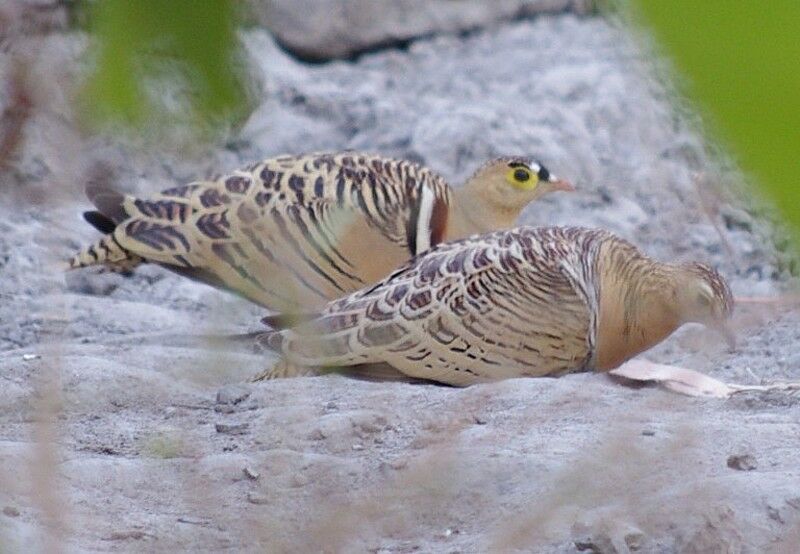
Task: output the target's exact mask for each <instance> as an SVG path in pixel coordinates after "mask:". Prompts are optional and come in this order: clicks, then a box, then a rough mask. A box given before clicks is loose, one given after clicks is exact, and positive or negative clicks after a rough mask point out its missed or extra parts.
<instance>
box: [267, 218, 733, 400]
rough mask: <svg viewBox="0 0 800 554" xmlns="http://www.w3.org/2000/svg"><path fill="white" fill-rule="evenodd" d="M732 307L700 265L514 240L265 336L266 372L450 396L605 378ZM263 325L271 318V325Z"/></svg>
mask: <svg viewBox="0 0 800 554" xmlns="http://www.w3.org/2000/svg"><path fill="white" fill-rule="evenodd" d="M732 309H733V300H732V297H731V294H730V290H729V288H728V285H727V283H726V282H725V280H724V279H723V278H722V277H721V276H720V275H719V274H718V273H717V272H716V271H714V270H712V269H710V268H708V267H707V266H704V265H702V264H666V263H661V262H657V261H654V260H652V259H650V258H648V257H646V256H645V255H644V254H642V253H641V252H640V251H639V250H638V249H637V248H636V247H635V246H633V245H632V244H630V243H628V242H626V241H624V240H622V239H620V238H618V237H616V236H614V235H613V234H611V233H609V232H606V231H602V230H596V229H595V230H590V229H582V228H561V227H542V228H532V227H521V228H518V229H513V230H509V231H498V232H494V233H490V234H487V235H483V236H478V237H472V238H469V239H465V240H461V241H456V242H452V243H445V244H441V245H439V246H438V247H436V248H434V249H432V250H430V251H428V252H426V253H424V254H422V255H420V256H418V257H417V258H415V259H414V260H412V261H410V262H409V263H408V264H407V265H405V266H404V267H402V268H400V269H398V270H397V271H396V272H394V273H393V274H392V275H391V276H389V277H387V278H386V279H384V280H382V281H381V282H379V283H378V284H376V285H374V286H372V287H368V288H365V289H363V290H361V291H358V292H356V293H353V294H351V295H349V296H346V297H344V298H342V299H340V300H337V301H335V302H331V303H330V304H328V306H327V307H326V308H325V309H324V310H323V311H322V312H321V313H320V314H319V315H318V316H316V317H314V318H312V319H310V320H307V321H305V322H301V323H298V324H297V325H295V326H294V327H292V328H290V329H286V330H283V331H276V332H273V333H268V334H265V335H264V336H263V337H262V339H261V342H262V343H264V344H266V345H267V346H269V347H270V348H273V349H275V350H277V351H279V352H280V353H281V354H282V356H283V360H282V361H281V362H280V363H279V364H278V366H277V369H276V372H275V373H274V374H273V373H272V372H267V373H266V374H263V375H262V376H260V377H262V378H263V377H274V376H284V375H291V374H293V373H305V372H307V371H308V370H309V369H314V368H316V369H319V368H328V367H351V366H359V365H362V364H380V363H385V364H388V365H390V366H391V367H393V368H395V369H396V370H398V371H400V372H401V373H403V374H404V375H406V376H409V377H413V378H420V379H429V380H434V381H439V382H442V383H448V384H451V385H469V384H472V383H477V382H481V381H489V380H494V379H501V378H508V377H521V376H530V377H534V376H545V375H551V376H553V375H561V374H564V373H569V372H575V371H585V370H608V369H611V368H613V367H616V366H618V365H619V364H621V363H622V362H624V361H625V360H628V359H630V358H631V357H633V356H635V355H636V354H638V353H640V352H642V351H644V350H646V349H648V348H650V347H652V346H653V345H655V344H656V343H658V342H659V341H661V340H663V339H664V338H665V337H666V336H668V335H669V334H670V333H672V332H673V331H674V330H675V329H677V328H678V327H679V326H681V325H682V324H684V323H687V322H699V323H703V324H705V325H709V326H712V327H715V328H717V329H720V330H724V329H725V322H726V321H727V319H728V317H729V316H730V314H731V311H732ZM271 321H272V322H274V319H273V320H271Z"/></svg>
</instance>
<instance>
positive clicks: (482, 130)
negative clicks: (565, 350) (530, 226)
mask: <svg viewBox="0 0 800 554" xmlns="http://www.w3.org/2000/svg"><path fill="white" fill-rule="evenodd" d="M243 40H244V43H245V45H246V47H247V50H248V52H249V54H250V57H251V60H252V68H251V73H252V75H253V77H254V79H256V80H258V81H259V82H260V83H261V84H262V85H263V87H262V88H263V98H262V99H261V101H260V104H259V106H258V107H257V108H256V110H255V111H254V112H253V114H252V115H251V117H250V119H249V120H248V121H247V122H246V124H245V125H244V127H243V129H242V130H241V131H240V132H239V133H237V134H234V135H233V136H231V137H230V138H229V140H228V141H227V142H226V143H225V144H224V145H219V146H218V147H217V146H215V147H199V146H195V147H194V148H187V147H186V146H185V143H181V145H171V144H167V145H164V144H159V145H157V146H153V145H150V144H149V141H148V138H147V137H138V138H136V139H135V140H133V139H131V140H125V139H121V138H114V137H87V136H86V135H85V134H83V133H82V132H81V130H80V128H79V126H78V125H77V124H76V122H75V119H74V116H73V115H72V113H71V111H70V110H69V109H68V103H67V102H66V98H68V97H69V92H70V91H71V90H74V88H75V86H76V82H75V79H74V76H75V75H78V74H80V71H81V67H82V66H81V64H80V63H78V62H77V61H76V60H77V59H78V57H79V55H80V52H81V51H82V50H83V48H85V45H86V41H85V40H84V37H81V36H72V35H52V36H50V37H46V38H44V39H41V40H39V39H37V41H36V42H34V43H32V45H31V47H32V48H33V47H34V46H35V52H37V53H38V56H39V57H38V58H36V57H34V59H33V61H32V62H31V65H30V67H31V71H32V73H33V75H32V76H33V77H34V78H35V79H36V81H35V82H36V83H37V87H36V91H37V98H38V99H39V100H38V102H39V103H40V106H41V107H42V109H41V110H39V111H37V112H36V116H35V117H34V118H33V119H32V120H31V121H30V123H29V126H28V127H27V129H26V134H25V142H24V145H23V149H22V151H21V152H20V154H19V157H18V158H17V159H15V160H14V163H13V166H12V169H11V170H10V171H8V172H6V173H4V174H3V177H2V181H0V182H1V183H2V187H3V188H4V190H3V191H2V197H0V550H3V551H9V552H22V551H32V550H33V551H35V550H39V551H48V548H49V546H48V545H53V544H56V545H61V546H63V548H64V549H65V550H67V551H72V552H142V551H159V552H163V551H193V552H218V551H221V550H226V549H227V550H230V551H241V552H303V551H327V552H362V551H371V552H456V551H458V552H514V551H518V552H530V551H537V552H552V553H555V552H558V553H562V552H570V553H574V552H579V551H580V552H587V551H592V550H593V551H595V552H626V551H637V552H659V553H671V552H709V551H720V552H723V551H725V552H727V551H730V552H766V551H774V552H796V551H797V549H796V545H797V544H798V543H797V541H798V539H799V538H800V527H798V525H800V471H799V470H798V462H797V452H798V448H800V445H798V440H797V437H798V436H799V435H798V433H800V398H797V397H795V396H789V395H783V394H778V393H770V394H767V395H752V394H750V395H741V396H736V397H734V398H732V399H730V400H726V401H719V400H705V399H692V398H685V397H681V396H677V395H674V394H671V393H668V392H665V391H662V390H659V389H656V388H651V387H643V388H638V389H633V388H628V387H625V386H622V385H621V384H619V383H616V382H614V381H612V380H610V379H609V378H608V377H606V376H601V375H575V376H569V377H565V378H562V379H530V380H514V381H507V382H501V383H494V384H489V385H481V386H474V387H470V388H467V389H454V388H447V387H439V386H431V385H409V384H400V383H368V382H362V381H356V380H352V379H345V378H343V377H341V376H328V377H316V378H304V379H295V380H287V381H275V382H268V383H262V384H259V385H252V384H248V383H246V380H247V378H248V377H249V376H250V375H252V374H254V373H256V372H258V371H260V370H262V369H263V368H264V367H265V366H266V365H267V364H269V363H271V362H272V360H271V359H269V357H268V356H265V355H260V354H255V353H253V352H252V351H251V349H250V348H249V346H248V345H247V344H244V345H242V344H239V345H227V346H223V345H220V344H219V343H218V342H208V341H206V340H205V339H204V338H203V336H204V335H219V334H223V333H235V332H243V331H248V330H253V329H257V328H259V322H258V321H259V317H260V316H262V315H263V312H262V310H259V309H257V308H255V307H253V306H250V305H248V304H247V303H245V302H243V301H241V300H239V299H236V298H233V297H231V296H230V295H227V294H225V293H221V292H217V291H214V290H212V289H210V288H208V287H206V286H203V285H199V284H196V283H192V282H189V281H187V280H184V279H181V278H179V277H177V276H175V275H172V274H170V273H168V272H166V271H162V270H159V269H157V268H143V269H142V270H140V271H137V272H136V274H135V275H134V276H133V277H130V278H123V277H120V276H100V277H98V276H93V275H92V274H91V272H88V273H87V274H84V275H70V276H69V277H66V278H65V277H64V275H63V274H62V273H61V271H60V266H58V262H59V261H61V260H62V259H63V258H65V257H66V256H67V255H68V254H70V253H71V252H72V250H73V249H74V248H76V247H77V246H78V245H80V244H82V243H85V242H86V241H88V240H91V239H92V238H93V237H96V236H97V234H96V233H95V232H94V230H92V229H91V228H90V227H89V226H88V225H86V224H85V223H84V222H83V221H82V220H81V218H80V212H81V211H82V210H83V209H86V208H87V207H88V203H87V201H86V200H85V198H84V197H83V193H82V187H83V182H84V181H83V180H84V179H85V177H86V168H88V167H89V166H91V163H92V162H93V161H94V160H100V161H103V162H106V163H108V164H109V165H111V166H112V167H114V168H115V170H116V172H117V179H118V180H117V184H118V186H119V187H120V188H121V189H123V190H129V191H136V192H140V193H144V192H148V191H154V190H158V189H161V188H165V187H167V186H171V185H173V184H176V183H180V182H186V181H189V180H192V179H196V178H200V177H203V176H205V175H207V174H210V173H212V172H215V171H221V170H229V169H233V168H234V167H236V166H238V165H244V164H248V163H250V162H252V161H253V160H256V159H258V158H261V157H266V156H272V155H276V154H279V153H282V152H286V151H289V152H304V151H309V150H313V149H319V148H330V149H343V148H356V149H365V150H369V151H378V152H383V153H385V154H389V155H395V156H402V157H409V158H413V159H417V160H420V161H423V162H425V163H426V164H428V165H430V166H431V167H433V168H435V169H436V170H438V171H440V172H441V173H442V174H443V175H445V176H446V177H447V178H448V179H451V180H452V181H453V182H454V183H458V182H460V181H461V180H463V179H464V178H465V177H467V176H468V175H469V174H470V172H472V171H474V169H475V168H476V167H477V166H478V165H480V164H481V163H483V161H484V158H485V157H487V156H492V155H500V154H533V155H536V156H538V157H540V158H541V160H542V161H543V162H544V163H545V164H546V165H548V166H549V167H550V169H552V170H553V171H554V172H556V173H558V174H562V175H563V176H565V177H567V178H569V179H572V180H573V181H574V182H575V183H576V184H577V186H578V188H579V189H580V192H579V193H577V194H574V195H563V194H562V195H553V196H552V197H551V198H548V199H547V200H546V201H544V202H542V203H540V204H539V205H537V206H532V207H531V208H530V209H529V210H528V211H527V212H526V214H525V215H524V221H525V222H529V223H552V224H566V223H581V224H586V225H602V226H605V227H608V228H610V229H611V230H613V231H615V232H617V233H619V234H621V235H623V236H624V237H626V238H628V239H630V240H632V241H634V242H635V243H636V244H638V245H640V246H641V247H642V248H643V249H644V250H645V251H647V252H649V253H651V254H652V255H654V256H656V257H659V258H662V259H673V258H678V259H700V260H705V261H709V262H711V263H713V264H715V265H718V266H719V267H720V269H721V270H722V271H723V272H724V273H725V274H726V275H727V276H728V277H729V278H730V280H731V282H732V285H733V287H734V290H735V291H736V292H737V294H753V295H765V294H777V293H779V292H781V291H783V290H785V288H786V283H784V282H782V281H780V280H777V279H776V277H777V271H776V269H775V267H774V263H773V260H774V255H773V252H772V250H771V247H770V245H769V244H768V243H766V242H765V241H764V240H763V238H762V235H759V234H758V233H759V229H760V228H761V227H762V226H763V223H762V222H760V221H757V220H756V221H750V220H749V219H747V217H745V216H742V215H741V214H737V213H736V212H735V211H731V210H727V211H724V212H723V215H724V216H725V217H728V219H729V220H730V221H732V222H733V225H732V227H731V228H730V229H729V228H728V227H726V226H725V225H721V228H722V230H723V233H724V234H725V235H726V238H727V239H728V241H729V242H730V247H731V248H732V254H729V253H728V252H727V250H726V248H724V247H723V245H722V239H721V238H720V236H719V235H718V234H717V233H716V231H715V230H714V228H713V226H711V225H710V224H709V221H708V218H707V217H706V216H705V215H704V213H703V211H702V210H701V209H700V203H699V195H698V190H697V188H696V187H695V184H694V181H693V179H692V172H694V171H697V170H699V169H702V170H705V171H709V172H711V173H712V174H716V173H715V172H716V171H718V170H717V169H715V166H714V164H713V163H712V161H711V160H710V159H709V158H708V156H707V155H706V153H705V150H704V148H703V144H702V141H701V140H700V138H699V137H698V136H697V134H696V133H695V131H693V126H692V125H691V122H689V121H686V120H685V119H684V118H683V117H681V116H679V115H677V114H676V112H675V110H674V106H673V105H672V104H671V103H670V101H669V97H668V95H667V94H666V93H665V90H664V88H663V87H662V85H660V84H659V81H658V80H657V79H655V78H654V77H653V75H652V74H651V73H650V72H649V70H648V69H647V67H646V65H645V63H644V60H643V55H642V54H641V52H640V50H639V49H637V48H636V46H635V45H633V44H631V42H630V41H629V39H628V38H627V35H626V34H625V33H624V32H622V31H620V30H619V29H617V28H615V27H614V26H612V25H609V23H607V22H606V21H604V20H601V19H597V18H578V17H575V16H572V15H559V16H547V17H540V18H537V19H535V20H526V21H521V22H516V23H510V24H506V25H503V26H499V27H497V28H494V29H492V30H488V31H484V32H478V33H474V34H471V35H470V36H467V37H461V38H458V37H454V36H448V37H439V38H435V39H431V40H422V41H417V42H414V43H412V44H411V45H410V47H409V48H408V49H407V51H396V50H389V51H385V52H380V53H375V54H370V55H365V56H363V57H362V58H360V59H359V60H358V61H357V62H342V61H339V62H333V63H330V64H325V65H313V66H310V65H305V64H303V63H300V62H298V61H296V60H295V59H293V58H291V57H290V56H288V55H286V54H285V53H284V52H283V51H282V50H281V49H280V48H278V47H277V46H276V44H275V42H274V41H273V39H271V38H270V36H269V35H267V34H266V33H264V32H263V31H248V32H245V33H244V34H243ZM7 61H8V60H7V59H6V58H5V57H4V55H3V54H0V71H5V70H7V67H8V65H7ZM4 94H5V92H0V109H2V108H4V107H5V103H6V102H8V98H7V97H6V96H4ZM45 108H46V109H45ZM719 171H721V170H719ZM706 192H714V194H718V202H719V203H720V204H722V205H723V206H724V205H726V204H730V203H733V205H734V206H733V207H734V208H735V209H736V210H741V209H743V208H746V207H747V203H746V202H743V201H741V199H738V198H736V194H735V193H733V192H731V191H728V190H723V191H722V192H715V191H711V190H709V191H706ZM26 198H27V200H25V199H26ZM725 214H727V215H725ZM720 217H722V216H720ZM742 221H750V222H749V223H748V225H749V229H748V228H747V227H746V226H744V225H742V224H741V223H740V222H742ZM721 222H722V221H721ZM737 222H739V223H737ZM722 223H724V222H722ZM735 322H736V326H737V328H738V330H739V339H740V349H739V350H738V351H737V352H734V353H729V352H727V351H726V350H725V348H724V346H723V345H722V344H721V341H720V340H719V338H718V337H717V336H716V335H714V334H713V333H710V332H708V331H705V330H701V329H699V328H697V327H694V326H689V327H687V328H686V329H684V330H682V331H681V332H680V333H678V334H677V336H675V337H673V338H671V339H670V340H668V341H666V342H665V343H664V344H663V345H661V346H660V347H658V348H657V349H655V350H654V351H652V352H650V353H648V357H649V358H650V359H652V360H654V361H658V362H662V363H671V364H678V365H683V366H685V367H690V368H693V369H696V370H699V371H703V372H706V373H708V374H710V375H712V376H714V377H717V378H719V379H723V380H726V381H739V382H753V381H754V377H753V375H752V373H754V374H755V375H757V376H760V377H763V378H768V379H795V380H797V379H799V378H800V356H798V354H797V345H798V344H800V316H798V313H797V312H796V311H788V310H785V309H775V310H764V309H758V310H756V309H754V308H748V307H745V306H742V307H740V309H739V310H738V311H737V315H736V320H735ZM751 372H752V373H751ZM218 429H219V430H218ZM233 431H235V432H233ZM731 456H739V457H741V456H751V457H752V458H753V459H755V460H756V467H755V468H754V469H752V470H750V471H739V470H737V469H735V468H731V467H729V466H728V463H727V461H728V459H729V458H730V457H731ZM245 468H247V469H248V471H249V473H250V474H251V475H256V474H257V475H258V477H257V478H255V479H254V478H252V477H248V476H247V475H246V474H245ZM48 540H49V541H50V542H48Z"/></svg>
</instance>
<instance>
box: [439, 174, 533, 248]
mask: <svg viewBox="0 0 800 554" xmlns="http://www.w3.org/2000/svg"><path fill="white" fill-rule="evenodd" d="M518 215H519V211H518V210H514V209H505V208H502V207H500V206H496V205H494V204H492V203H490V202H487V201H486V199H485V198H484V197H483V195H482V194H480V192H479V191H478V190H474V188H473V187H472V186H470V184H469V183H467V184H466V185H464V186H462V187H460V188H458V189H455V190H454V191H453V200H452V204H451V207H450V222H449V223H448V226H447V240H457V239H462V238H465V237H468V236H470V235H474V234H475V233H488V232H490V231H496V230H498V229H510V228H511V227H514V226H515V224H516V221H517V216H518Z"/></svg>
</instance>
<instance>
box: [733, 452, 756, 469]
mask: <svg viewBox="0 0 800 554" xmlns="http://www.w3.org/2000/svg"><path fill="white" fill-rule="evenodd" d="M728 467H729V468H731V469H736V470H739V471H752V470H754V469H755V468H756V459H755V457H754V456H752V455H750V454H739V455H737V454H734V455H731V456H728Z"/></svg>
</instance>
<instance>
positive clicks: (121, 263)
mask: <svg viewBox="0 0 800 554" xmlns="http://www.w3.org/2000/svg"><path fill="white" fill-rule="evenodd" d="M143 261H144V260H143V259H142V258H141V257H140V256H137V255H136V254H133V253H131V252H129V251H127V250H125V249H124V248H123V247H122V246H120V245H119V243H118V242H117V241H116V239H115V238H114V235H113V234H109V235H106V236H104V237H103V238H101V239H99V240H97V241H95V242H94V243H93V244H91V245H89V246H87V247H86V248H83V249H82V250H81V251H79V252H78V253H77V254H75V255H74V256H73V257H72V258H71V259H70V260H69V269H78V268H81V267H89V266H93V265H103V266H105V267H106V268H107V269H110V270H112V271H119V272H127V271H131V270H133V268H135V267H136V266H138V265H139V264H141V263H142V262H143Z"/></svg>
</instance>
